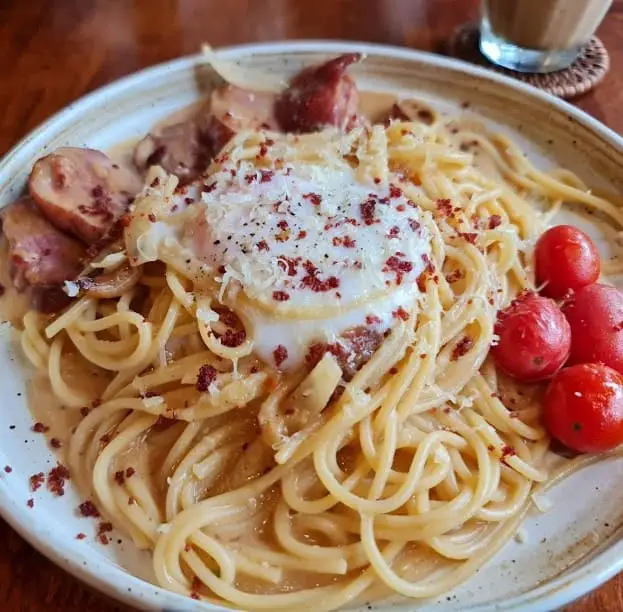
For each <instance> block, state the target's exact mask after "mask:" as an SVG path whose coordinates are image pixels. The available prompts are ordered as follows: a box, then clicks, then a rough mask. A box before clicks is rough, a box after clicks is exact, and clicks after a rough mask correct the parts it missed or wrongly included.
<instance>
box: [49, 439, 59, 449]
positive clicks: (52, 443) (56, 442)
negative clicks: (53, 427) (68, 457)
mask: <svg viewBox="0 0 623 612" xmlns="http://www.w3.org/2000/svg"><path fill="white" fill-rule="evenodd" d="M50 446H51V447H52V448H60V447H61V446H62V444H61V441H60V440H59V439H58V438H52V439H51V440H50Z"/></svg>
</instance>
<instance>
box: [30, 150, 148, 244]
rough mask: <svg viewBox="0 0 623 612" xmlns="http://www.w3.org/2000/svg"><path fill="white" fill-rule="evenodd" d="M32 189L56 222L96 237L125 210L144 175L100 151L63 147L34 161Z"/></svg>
mask: <svg viewBox="0 0 623 612" xmlns="http://www.w3.org/2000/svg"><path fill="white" fill-rule="evenodd" d="M28 189H29V191H30V194H31V195H32V197H33V198H34V200H35V202H36V203H37V206H38V207H39V209H40V210H41V212H42V213H43V214H44V215H45V216H46V217H47V218H48V220H49V221H50V222H51V223H53V224H54V225H55V226H56V227H57V228H59V229H62V230H65V231H67V232H69V233H71V234H73V235H74V236H76V237H77V238H80V239H81V240H83V241H84V242H86V243H93V242H97V241H99V240H101V239H102V238H104V237H105V236H106V235H107V233H108V231H109V230H110V229H111V228H112V227H113V225H114V223H115V221H116V220H117V219H119V218H120V217H121V216H122V215H123V214H124V213H125V211H126V210H127V208H128V206H129V204H130V202H131V201H132V199H133V198H134V196H135V195H136V194H137V193H138V191H139V190H140V189H141V181H140V179H139V177H138V176H135V175H134V173H132V172H130V171H129V170H127V169H125V168H121V167H119V166H118V165H117V164H115V163H113V161H112V160H111V159H110V158H109V157H108V156H107V155H105V154H104V153H102V152H101V151H96V150H94V149H78V148H73V147H64V148H60V149H57V150H56V151H55V152H54V153H52V154H51V155H46V156H45V157H42V158H41V159H40V160H38V161H37V162H36V163H35V165H34V167H33V169H32V172H31V173H30V179H29V181H28Z"/></svg>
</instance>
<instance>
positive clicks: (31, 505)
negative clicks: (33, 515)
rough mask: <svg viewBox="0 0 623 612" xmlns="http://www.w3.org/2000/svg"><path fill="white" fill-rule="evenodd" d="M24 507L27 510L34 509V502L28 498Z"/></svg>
mask: <svg viewBox="0 0 623 612" xmlns="http://www.w3.org/2000/svg"><path fill="white" fill-rule="evenodd" d="M26 505H27V506H28V507H29V508H34V507H35V500H34V499H33V498H32V497H31V498H30V499H29V500H28V501H27V502H26Z"/></svg>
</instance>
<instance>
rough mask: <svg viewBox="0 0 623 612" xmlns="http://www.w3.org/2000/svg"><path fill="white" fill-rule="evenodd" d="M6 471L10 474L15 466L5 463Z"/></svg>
mask: <svg viewBox="0 0 623 612" xmlns="http://www.w3.org/2000/svg"><path fill="white" fill-rule="evenodd" d="M4 471H5V472H6V473H7V474H10V473H11V472H12V471H13V468H12V467H11V466H10V465H5V466H4Z"/></svg>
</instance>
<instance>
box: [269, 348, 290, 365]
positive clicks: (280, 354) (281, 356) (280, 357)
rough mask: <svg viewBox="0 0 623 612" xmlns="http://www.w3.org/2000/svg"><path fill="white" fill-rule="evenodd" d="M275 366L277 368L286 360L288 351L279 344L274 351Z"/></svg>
mask: <svg viewBox="0 0 623 612" xmlns="http://www.w3.org/2000/svg"><path fill="white" fill-rule="evenodd" d="M273 357H274V358H275V365H276V366H277V367H279V366H280V365H281V364H282V363H283V362H284V361H285V360H286V359H287V358H288V349H287V348H286V347H285V346H283V344H280V345H279V346H278V347H277V348H276V349H275V350H274V351H273Z"/></svg>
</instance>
